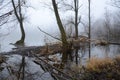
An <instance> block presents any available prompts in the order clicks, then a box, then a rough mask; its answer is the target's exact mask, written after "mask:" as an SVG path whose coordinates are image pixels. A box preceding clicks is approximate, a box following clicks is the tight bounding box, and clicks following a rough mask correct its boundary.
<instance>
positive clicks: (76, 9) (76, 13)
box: [74, 0, 79, 39]
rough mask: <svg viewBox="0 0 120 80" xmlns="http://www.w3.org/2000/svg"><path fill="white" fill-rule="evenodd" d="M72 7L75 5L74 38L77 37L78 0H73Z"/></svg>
mask: <svg viewBox="0 0 120 80" xmlns="http://www.w3.org/2000/svg"><path fill="white" fill-rule="evenodd" d="M74 7H75V39H77V38H78V7H79V3H78V0H74Z"/></svg>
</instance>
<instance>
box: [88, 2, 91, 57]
mask: <svg viewBox="0 0 120 80" xmlns="http://www.w3.org/2000/svg"><path fill="white" fill-rule="evenodd" d="M88 19H89V34H88V37H89V40H90V39H91V0H88ZM90 56H91V42H90V41H89V58H90Z"/></svg>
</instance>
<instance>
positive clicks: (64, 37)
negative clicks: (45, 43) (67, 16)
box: [52, 0, 70, 63]
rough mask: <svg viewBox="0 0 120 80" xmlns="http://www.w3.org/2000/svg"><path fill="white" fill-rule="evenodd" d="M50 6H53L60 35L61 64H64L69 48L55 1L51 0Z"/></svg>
mask: <svg viewBox="0 0 120 80" xmlns="http://www.w3.org/2000/svg"><path fill="white" fill-rule="evenodd" d="M52 5H53V9H54V13H55V17H56V21H57V25H58V27H59V30H60V33H61V40H62V49H63V56H62V62H63V63H64V62H66V60H67V57H68V53H69V50H70V47H69V43H68V41H67V37H66V32H65V30H64V27H63V24H62V21H61V19H60V16H59V12H58V7H57V4H56V0H52Z"/></svg>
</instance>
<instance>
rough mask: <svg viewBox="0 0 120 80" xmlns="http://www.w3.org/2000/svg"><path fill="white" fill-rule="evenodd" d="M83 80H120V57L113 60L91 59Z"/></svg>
mask: <svg viewBox="0 0 120 80" xmlns="http://www.w3.org/2000/svg"><path fill="white" fill-rule="evenodd" d="M81 80H120V56H117V57H115V58H112V59H111V58H104V59H100V58H91V59H90V61H89V62H88V63H87V64H86V66H85V68H84V73H83V74H82V76H81Z"/></svg>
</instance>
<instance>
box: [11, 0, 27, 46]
mask: <svg viewBox="0 0 120 80" xmlns="http://www.w3.org/2000/svg"><path fill="white" fill-rule="evenodd" d="M12 5H13V8H14V13H15V16H16V18H17V20H18V22H19V25H20V30H21V34H22V36H21V39H20V40H18V41H17V42H16V44H24V40H25V31H24V27H23V17H22V12H21V1H20V0H18V9H19V11H18V12H17V9H16V6H15V3H14V0H12Z"/></svg>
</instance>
